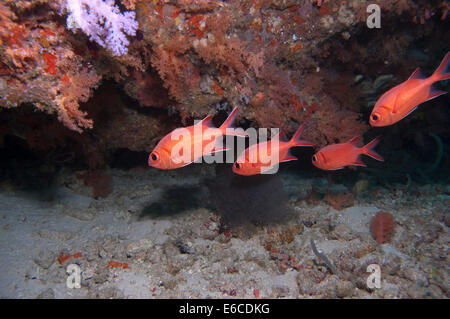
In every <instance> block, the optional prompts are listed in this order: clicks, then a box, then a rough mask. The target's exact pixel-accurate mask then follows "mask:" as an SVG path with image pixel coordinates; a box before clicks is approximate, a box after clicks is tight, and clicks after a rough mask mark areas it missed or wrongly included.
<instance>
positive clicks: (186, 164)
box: [181, 160, 195, 167]
mask: <svg viewBox="0 0 450 319" xmlns="http://www.w3.org/2000/svg"><path fill="white" fill-rule="evenodd" d="M194 162H195V160H193V161H190V162H187V163H185V164H183V166H181V167H185V166H188V165H190V164H192V163H194Z"/></svg>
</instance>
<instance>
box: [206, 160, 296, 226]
mask: <svg viewBox="0 0 450 319" xmlns="http://www.w3.org/2000/svg"><path fill="white" fill-rule="evenodd" d="M208 187H209V190H210V194H211V202H212V204H213V205H214V206H215V208H216V209H217V211H218V213H219V214H220V215H221V217H222V222H223V224H224V225H227V226H241V225H265V224H272V223H283V222H285V221H286V220H287V219H289V217H290V216H292V214H293V211H292V210H291V207H290V205H289V197H288V195H287V194H286V192H285V191H284V189H283V185H282V183H281V180H280V178H279V177H278V175H256V176H240V175H236V174H234V173H233V172H232V170H231V166H230V165H218V166H217V177H216V178H215V180H214V181H211V182H208Z"/></svg>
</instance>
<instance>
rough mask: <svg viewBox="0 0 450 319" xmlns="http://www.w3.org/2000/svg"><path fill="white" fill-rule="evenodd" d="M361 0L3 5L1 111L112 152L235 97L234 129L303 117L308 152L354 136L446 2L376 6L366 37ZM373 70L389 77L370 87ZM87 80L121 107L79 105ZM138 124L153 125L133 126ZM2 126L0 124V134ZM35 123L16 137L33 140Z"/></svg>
mask: <svg viewBox="0 0 450 319" xmlns="http://www.w3.org/2000/svg"><path fill="white" fill-rule="evenodd" d="M369 2H370V1H355V0H351V1H311V0H300V1H274V0H251V1H238V0H232V1H188V0H173V1H161V0H154V1H147V0H124V1H115V2H114V1H112V0H95V1H94V2H92V1H90V2H87V1H85V0H58V1H46V0H20V1H12V0H3V1H1V3H0V39H1V41H0V52H1V58H0V95H1V97H0V107H2V113H3V114H5V112H4V110H5V109H6V108H14V109H20V108H24V107H25V106H26V105H32V106H33V107H34V109H36V110H40V111H43V112H45V113H48V114H54V115H56V116H57V118H58V120H59V121H60V122H61V123H62V124H63V125H64V126H65V127H67V128H68V129H70V130H72V131H75V132H78V133H83V132H86V133H89V134H90V132H92V134H93V135H96V136H103V137H105V138H104V139H103V138H102V139H100V140H97V139H95V138H82V140H83V143H88V144H89V146H83V147H79V149H86V148H91V149H99V150H101V151H100V152H104V151H105V150H107V149H108V150H111V149H113V147H111V148H108V147H105V139H107V138H110V137H113V136H119V135H120V136H121V142H120V143H119V142H118V143H117V147H124V148H128V149H130V150H137V151H144V150H148V148H149V147H150V146H151V144H152V143H153V142H152V141H153V140H154V139H157V138H159V137H161V136H162V134H163V133H164V132H163V131H164V129H166V125H167V123H161V122H160V121H159V120H160V119H161V116H162V114H164V113H165V114H166V115H167V117H165V118H167V119H168V121H169V122H170V124H171V125H172V126H177V125H178V126H179V125H180V124H186V123H188V122H189V124H191V121H192V118H193V117H197V118H198V117H203V116H204V115H205V114H207V113H210V114H214V113H216V111H217V109H218V105H229V106H230V107H231V106H235V105H240V106H241V108H240V110H241V111H240V115H239V116H240V118H241V119H242V118H245V119H246V121H247V123H251V125H252V126H256V127H279V128H281V129H282V130H283V132H284V133H285V134H287V135H290V134H292V133H293V132H294V131H295V129H296V128H297V127H298V125H299V123H305V133H304V138H305V139H307V140H310V141H312V142H314V143H315V144H316V145H317V146H318V147H321V146H324V145H325V144H328V143H335V142H342V141H345V140H348V139H350V138H351V137H353V136H355V135H362V134H363V133H365V132H366V131H367V130H368V125H367V122H366V121H365V120H364V118H363V116H364V115H365V114H366V112H367V106H368V105H370V103H371V102H373V99H376V96H377V94H379V93H380V90H381V88H382V84H383V83H384V84H386V83H388V84H394V83H395V82H396V81H398V79H401V78H402V76H403V75H405V74H408V73H410V70H411V65H410V64H408V62H409V61H410V60H409V59H405V57H408V56H409V55H408V54H409V53H408V49H407V48H408V46H409V45H410V44H411V43H412V41H413V40H414V39H417V38H423V37H425V36H430V35H432V34H434V32H436V28H441V27H443V26H444V25H445V23H446V21H447V15H448V14H447V12H448V4H447V3H446V1H444V2H442V1H423V0H421V1H410V0H397V1H393V2H392V3H391V1H386V0H380V1H376V3H377V4H379V5H380V7H381V8H382V10H383V29H381V30H380V31H377V32H376V33H375V32H371V31H368V30H369V29H367V27H366V26H365V20H366V18H367V15H368V13H367V11H366V8H367V5H368V4H369ZM394 21H395V22H394ZM394 23H395V24H396V26H397V27H396V32H397V33H396V34H397V36H396V37H391V36H388V35H389V32H390V30H391V28H392V26H393V24H394ZM411 26H412V27H411ZM77 28H79V29H81V30H82V32H76V29H77ZM73 31H74V32H75V33H74V32H73ZM433 45H434V46H435V47H436V50H443V48H442V44H439V43H433ZM368 48H370V49H368ZM416 56H417V54H416ZM429 58H432V59H434V58H435V57H434V56H433V57H429ZM349 65H351V67H348V66H349ZM346 66H347V67H346ZM380 74H395V77H394V76H392V77H391V78H389V79H384V80H385V82H382V81H381V82H379V81H377V80H378V77H379V76H380ZM355 76H356V77H359V79H362V80H359V82H358V83H356V84H362V83H364V84H365V86H356V85H355ZM100 85H102V86H107V87H108V86H114V87H115V88H118V89H120V90H121V94H122V95H127V96H128V97H130V98H131V99H133V100H134V101H135V105H134V106H133V107H130V104H132V103H124V104H123V105H122V106H120V108H122V109H123V111H120V112H110V106H109V105H108V104H107V103H101V102H99V103H98V105H97V106H96V107H95V108H94V109H88V108H89V107H85V105H86V102H87V101H88V100H89V99H90V98H91V97H92V96H96V95H98V94H101V93H100V92H101V90H98V88H99V86H100ZM364 88H365V89H366V90H365V91H364ZM367 101H368V102H367ZM88 104H91V105H92V103H88ZM130 108H131V109H133V110H135V111H133V112H130V111H128V109H130ZM146 108H149V109H152V110H151V111H149V112H146V111H141V110H144V109H146ZM27 109H28V110H29V108H27ZM136 109H137V111H136ZM17 112H18V113H19V112H20V111H19V110H17ZM107 113H111V114H109V116H103V115H104V114H107ZM7 114H10V113H7ZM100 114H102V115H100ZM155 114H156V116H155ZM23 116H25V115H23ZM29 116H30V117H32V116H33V114H32V113H30V115H29ZM114 117H116V118H115V119H114ZM105 119H108V120H110V121H112V122H114V123H119V122H120V119H123V123H122V124H121V125H119V126H117V125H108V124H105V123H103V121H105ZM148 122H150V123H152V124H151V127H152V128H153V129H151V130H149V129H145V128H144V127H145V126H146V124H145V123H148ZM158 123H159V124H158ZM125 125H126V126H125ZM31 129H32V128H31V127H25V128H21V130H22V131H30V130H31ZM39 129H44V128H43V127H42V128H39ZM16 131H17V128H16V127H13V125H12V124H11V123H6V124H5V125H4V124H2V125H1V129H0V132H2V133H1V135H0V138H1V137H2V136H4V135H5V134H17V132H16ZM35 131H36V127H35V128H34V132H33V133H32V134H31V133H30V132H28V133H26V134H24V135H33V134H40V135H42V134H45V133H37V132H35ZM22 133H23V132H22ZM136 134H138V135H139V137H136V138H135V137H134V136H135V135H136ZM66 135H70V134H68V133H65V134H63V136H66ZM82 135H83V134H82ZM144 138H145V139H147V140H148V141H150V142H149V143H148V145H145V142H144V140H143V139H144ZM60 140H61V141H60V143H61V144H66V145H69V144H70V140H73V138H70V139H64V138H61V139H60ZM136 140H140V142H139V143H136ZM0 143H1V141H0ZM77 152H78V151H77ZM82 154H86V152H82ZM104 156H106V157H107V156H108V154H104ZM87 161H88V160H87Z"/></svg>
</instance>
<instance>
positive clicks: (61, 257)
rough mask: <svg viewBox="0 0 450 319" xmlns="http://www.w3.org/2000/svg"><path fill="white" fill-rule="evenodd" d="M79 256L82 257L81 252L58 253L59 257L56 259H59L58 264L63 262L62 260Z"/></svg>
mask: <svg viewBox="0 0 450 319" xmlns="http://www.w3.org/2000/svg"><path fill="white" fill-rule="evenodd" d="M81 257H82V254H81V253H75V254H73V255H60V256H59V258H58V261H59V263H60V264H63V263H64V262H66V261H67V260H69V259H70V258H81Z"/></svg>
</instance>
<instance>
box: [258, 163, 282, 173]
mask: <svg viewBox="0 0 450 319" xmlns="http://www.w3.org/2000/svg"><path fill="white" fill-rule="evenodd" d="M272 170H273V171H272ZM271 171H272V172H271ZM277 171H278V167H277V166H276V165H272V166H267V167H265V168H264V169H263V168H261V171H260V174H275V173H276V172H277Z"/></svg>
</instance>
